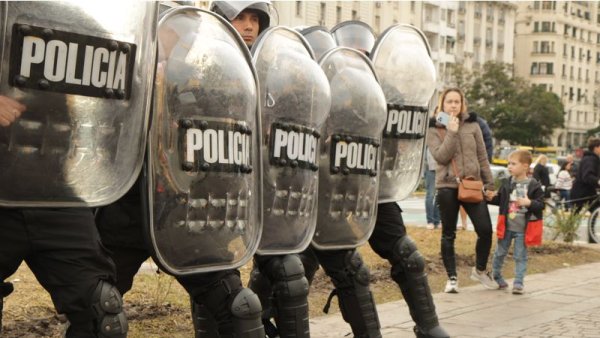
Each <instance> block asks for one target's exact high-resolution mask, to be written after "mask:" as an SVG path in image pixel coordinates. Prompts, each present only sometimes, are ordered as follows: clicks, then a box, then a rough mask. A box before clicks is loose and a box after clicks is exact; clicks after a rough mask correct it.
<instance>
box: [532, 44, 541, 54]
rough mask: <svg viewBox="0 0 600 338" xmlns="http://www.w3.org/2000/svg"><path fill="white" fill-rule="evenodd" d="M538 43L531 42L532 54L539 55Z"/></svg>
mask: <svg viewBox="0 0 600 338" xmlns="http://www.w3.org/2000/svg"><path fill="white" fill-rule="evenodd" d="M539 47H540V43H539V42H538V41H534V42H533V52H534V53H539V52H540V48H539Z"/></svg>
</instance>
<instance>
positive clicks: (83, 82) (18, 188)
mask: <svg viewBox="0 0 600 338" xmlns="http://www.w3.org/2000/svg"><path fill="white" fill-rule="evenodd" d="M156 15H157V3H154V2H127V3H122V4H119V9H118V10H115V9H114V8H111V6H107V5H106V4H103V3H101V2H91V1H90V2H88V1H81V2H57V1H41V2H36V1H33V2H32V1H8V2H5V1H3V2H1V3H0V37H1V40H0V60H1V63H0V95H1V96H4V97H8V98H10V99H11V100H15V101H18V102H20V103H21V104H22V105H24V106H25V107H26V109H25V111H24V112H23V114H21V116H20V117H19V118H18V119H17V120H15V121H14V122H13V123H11V124H10V125H9V126H7V127H2V126H0V173H1V174H0V206H4V207H32V206H46V207H72V206H79V207H81V206H99V205H105V204H109V203H112V202H113V201H115V200H117V199H118V198H119V197H121V196H122V195H123V194H125V193H126V192H127V191H128V190H129V188H130V187H131V186H132V185H133V183H134V182H135V180H136V178H137V176H138V174H139V170H140V168H141V165H142V160H143V155H144V149H145V145H146V134H147V128H148V116H149V105H150V96H151V85H152V81H153V75H154V69H155V50H156Z"/></svg>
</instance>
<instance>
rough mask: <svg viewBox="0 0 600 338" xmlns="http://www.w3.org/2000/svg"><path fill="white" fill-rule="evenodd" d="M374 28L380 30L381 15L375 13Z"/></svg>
mask: <svg viewBox="0 0 600 338" xmlns="http://www.w3.org/2000/svg"><path fill="white" fill-rule="evenodd" d="M375 29H376V31H377V32H381V17H380V16H379V15H375Z"/></svg>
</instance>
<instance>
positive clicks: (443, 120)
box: [435, 111, 450, 126]
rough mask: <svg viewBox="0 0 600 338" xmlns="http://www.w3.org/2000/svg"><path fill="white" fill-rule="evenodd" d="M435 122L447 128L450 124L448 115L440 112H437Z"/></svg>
mask: <svg viewBox="0 0 600 338" xmlns="http://www.w3.org/2000/svg"><path fill="white" fill-rule="evenodd" d="M435 120H436V121H437V123H439V124H443V125H445V126H448V122H450V115H448V114H447V113H445V112H443V111H441V112H439V113H438V114H437V117H436V118H435Z"/></svg>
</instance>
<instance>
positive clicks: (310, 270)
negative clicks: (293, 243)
mask: <svg viewBox="0 0 600 338" xmlns="http://www.w3.org/2000/svg"><path fill="white" fill-rule="evenodd" d="M298 256H299V257H300V260H301V261H302V265H303V266H304V275H305V277H306V279H307V281H308V284H309V287H310V284H311V283H312V280H313V278H314V276H315V273H316V272H317V270H318V269H319V260H318V258H317V256H316V255H315V253H314V250H313V248H312V246H309V247H308V248H307V249H306V250H304V251H303V252H301V253H299V254H298ZM249 287H250V288H251V289H252V290H253V291H254V292H255V293H256V294H257V295H258V297H259V298H260V302H261V304H262V307H263V315H262V318H263V324H264V326H265V332H266V333H267V337H277V336H278V335H279V332H278V330H277V327H275V326H274V325H273V323H272V322H271V318H273V317H274V313H273V309H272V302H273V297H272V296H273V288H272V286H271V281H270V280H269V279H268V278H267V277H265V275H264V274H262V273H261V272H260V270H259V269H258V265H257V264H254V265H253V267H252V272H251V273H250V285H249Z"/></svg>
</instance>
